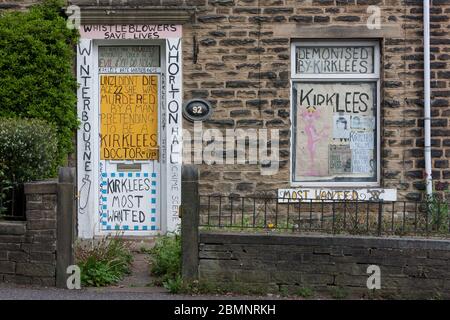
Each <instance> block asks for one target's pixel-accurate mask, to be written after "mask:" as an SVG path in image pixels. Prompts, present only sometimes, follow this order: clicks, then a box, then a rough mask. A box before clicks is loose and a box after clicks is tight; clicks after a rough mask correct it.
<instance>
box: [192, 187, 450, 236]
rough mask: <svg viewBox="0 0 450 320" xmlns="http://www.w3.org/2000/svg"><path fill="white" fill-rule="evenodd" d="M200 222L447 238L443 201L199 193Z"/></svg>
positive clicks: (213, 225)
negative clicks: (291, 197) (299, 198)
mask: <svg viewBox="0 0 450 320" xmlns="http://www.w3.org/2000/svg"><path fill="white" fill-rule="evenodd" d="M199 202H200V205H199V211H200V212H199V216H200V223H199V226H200V227H202V228H222V229H228V230H245V229H263V230H272V231H277V230H278V231H292V232H304V233H306V232H319V233H333V234H339V233H342V234H364V235H376V236H382V235H398V236H403V235H420V236H442V237H450V215H449V205H448V203H446V202H444V201H440V202H436V201H389V202H387V201H356V200H351V201H350V200H345V201H344V200H312V199H311V200H300V201H293V200H291V199H284V198H277V197H270V196H263V197H252V196H237V195H228V196H225V195H201V196H199Z"/></svg>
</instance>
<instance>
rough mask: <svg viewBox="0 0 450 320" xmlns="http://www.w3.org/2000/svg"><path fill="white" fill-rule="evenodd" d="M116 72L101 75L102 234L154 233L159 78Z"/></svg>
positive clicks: (157, 217)
mask: <svg viewBox="0 0 450 320" xmlns="http://www.w3.org/2000/svg"><path fill="white" fill-rule="evenodd" d="M109 51H114V50H111V49H110V50H109ZM121 51H126V50H125V49H121V50H120V51H119V52H121ZM140 52H141V54H144V55H145V54H146V52H148V50H143V49H142V48H141V50H140ZM136 59H138V60H139V61H148V60H149V59H144V58H143V57H136ZM113 61H114V59H113ZM121 61H122V63H123V60H121ZM125 67H126V66H125ZM120 68H123V70H124V71H125V70H126V72H127V73H121V72H120V70H119V71H118V72H117V71H115V73H104V74H102V73H100V74H99V104H100V105H99V128H100V132H99V134H100V142H99V147H100V159H99V161H100V165H99V168H100V172H99V176H100V194H99V212H100V217H99V218H100V231H109V230H121V231H124V232H125V233H126V232H127V231H132V232H137V231H144V232H145V231H157V230H160V210H159V207H160V181H161V180H160V162H159V145H160V143H159V140H160V134H159V129H160V125H159V115H158V113H159V103H160V100H161V99H160V75H159V74H158V73H146V72H142V69H140V70H139V73H131V72H130V69H129V68H124V66H123V65H121V66H120ZM114 69H116V70H117V68H114ZM110 70H111V68H109V69H108V70H107V71H110Z"/></svg>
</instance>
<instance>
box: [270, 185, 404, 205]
mask: <svg viewBox="0 0 450 320" xmlns="http://www.w3.org/2000/svg"><path fill="white" fill-rule="evenodd" d="M303 200H305V201H311V200H312V201H330V200H342V201H345V200H347V201H381V200H382V201H397V189H381V188H373V189H321V188H317V189H303V188H298V189H278V202H279V203H288V202H290V203H295V202H300V201H303Z"/></svg>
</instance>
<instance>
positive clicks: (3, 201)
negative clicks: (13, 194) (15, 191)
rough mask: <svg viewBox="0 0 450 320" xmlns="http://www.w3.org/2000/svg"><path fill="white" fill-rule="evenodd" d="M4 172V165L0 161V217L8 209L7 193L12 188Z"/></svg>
mask: <svg viewBox="0 0 450 320" xmlns="http://www.w3.org/2000/svg"><path fill="white" fill-rule="evenodd" d="M6 172H7V168H6V166H5V165H4V164H3V162H1V161H0V218H1V217H2V215H3V214H4V213H5V212H6V211H7V210H8V205H9V203H10V202H11V199H10V197H9V195H10V191H11V189H12V188H13V184H12V182H11V180H9V179H8V178H7V176H6Z"/></svg>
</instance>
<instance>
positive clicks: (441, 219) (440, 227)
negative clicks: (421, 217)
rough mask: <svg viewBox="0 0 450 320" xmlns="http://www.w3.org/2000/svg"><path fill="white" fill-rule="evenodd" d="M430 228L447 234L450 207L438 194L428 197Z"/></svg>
mask: <svg viewBox="0 0 450 320" xmlns="http://www.w3.org/2000/svg"><path fill="white" fill-rule="evenodd" d="M426 201H427V210H428V214H429V218H431V221H429V223H430V226H431V227H432V229H433V230H434V231H437V232H447V229H448V214H449V206H448V203H447V201H446V200H445V199H444V197H443V196H442V197H441V196H440V195H439V194H438V193H432V194H431V195H430V196H427V197H426Z"/></svg>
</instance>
